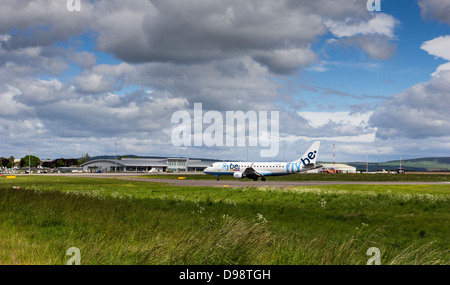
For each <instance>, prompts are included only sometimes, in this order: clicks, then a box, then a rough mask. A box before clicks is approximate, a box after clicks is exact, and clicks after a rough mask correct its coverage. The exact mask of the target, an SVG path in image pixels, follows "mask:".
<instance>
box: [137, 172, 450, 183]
mask: <svg viewBox="0 0 450 285" xmlns="http://www.w3.org/2000/svg"><path fill="white" fill-rule="evenodd" d="M139 177H140V178H152V179H178V177H185V179H187V180H215V179H216V177H215V176H213V175H206V174H183V173H179V174H153V175H141V176H139ZM220 180H236V179H234V178H233V176H231V175H222V176H220ZM243 180H244V181H245V180H248V179H243ZM267 181H374V182H377V181H394V182H395V181H397V182H450V175H448V174H414V173H410V174H401V175H399V174H385V173H377V174H362V173H336V174H324V173H308V174H305V173H299V174H290V175H285V176H268V177H267Z"/></svg>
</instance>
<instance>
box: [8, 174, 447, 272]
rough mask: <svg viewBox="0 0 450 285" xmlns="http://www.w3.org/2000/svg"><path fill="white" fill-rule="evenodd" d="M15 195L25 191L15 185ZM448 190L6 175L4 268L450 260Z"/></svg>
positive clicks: (437, 187)
mask: <svg viewBox="0 0 450 285" xmlns="http://www.w3.org/2000/svg"><path fill="white" fill-rule="evenodd" d="M17 187H20V189H17ZM14 188H16V189H14ZM449 221H450V185H448V184H442V185H384V186H380V185H338V184H337V185H326V186H307V187H306V186H300V187H291V188H285V189H275V188H233V189H232V188H206V187H188V186H186V187H174V186H168V185H165V184H161V183H147V182H133V181H124V180H117V179H101V178H82V177H62V176H17V178H16V179H6V178H5V177H2V178H0V242H1V246H0V264H66V262H67V261H68V260H69V258H70V256H67V255H66V251H67V249H68V248H70V247H77V248H79V249H80V251H81V264H239V265H244V264H269V265H270V264H366V263H367V261H368V259H369V258H370V256H368V255H367V254H366V252H367V250H368V249H369V248H371V247H378V248H379V249H380V252H381V264H447V265H448V264H450V252H449V246H450V240H449V238H448V237H449V236H450V227H449Z"/></svg>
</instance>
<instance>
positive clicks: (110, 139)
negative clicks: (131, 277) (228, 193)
mask: <svg viewBox="0 0 450 285" xmlns="http://www.w3.org/2000/svg"><path fill="white" fill-rule="evenodd" d="M67 2H74V4H75V5H72V6H71V5H69V7H68V3H67ZM76 2H79V3H80V6H79V7H80V9H78V7H77V6H76V5H77V3H76ZM69 4H72V3H69ZM78 10H79V11H78ZM449 61H450V2H449V1H447V0H417V1H410V0H382V1H381V11H373V12H370V11H369V10H368V8H367V0H338V1H330V0H317V1H307V0H305V1H301V0H280V1H273V0H239V1H236V0H217V1H216V0H191V1H179V0H133V1H123V0H107V1H105V0H95V1H94V0H91V1H89V0H79V1H75V0H74V1H72V0H69V1H67V0H33V1H31V0H22V1H16V0H3V1H2V9H1V10H0V136H1V141H0V156H5V157H9V156H11V155H14V156H15V157H16V158H20V157H22V156H24V155H26V154H27V153H28V152H29V149H31V152H32V153H33V154H34V155H37V156H39V157H40V158H41V159H46V158H52V159H53V158H59V157H66V158H69V157H80V156H81V155H82V154H83V153H85V152H88V153H89V154H90V155H91V156H96V155H114V154H115V152H116V143H117V153H118V154H136V155H161V156H185V155H187V154H189V156H190V157H204V158H218V159H245V158H246V152H247V148H246V147H218V146H215V147H214V146H213V147H206V146H197V147H175V146H173V144H172V143H171V133H172V131H173V129H174V127H176V125H174V124H172V123H171V117H172V114H174V112H176V111H188V112H190V113H192V110H193V108H194V103H202V106H203V111H205V112H206V111H218V112H220V113H221V114H224V115H225V112H226V111H240V110H241V111H244V112H247V111H268V112H270V111H278V112H279V117H280V122H279V140H280V141H282V143H280V151H279V154H278V155H277V156H275V157H273V158H271V159H270V160H283V158H284V157H286V160H288V159H290V158H296V157H297V156H299V154H300V155H301V154H302V153H303V152H304V150H305V149H306V148H307V147H308V146H309V144H310V143H311V142H312V141H314V140H321V141H322V147H321V154H320V157H319V159H320V160H322V161H331V160H332V146H333V144H335V146H336V160H337V161H342V162H346V161H365V159H366V152H367V153H368V154H369V160H370V161H379V162H381V161H386V160H392V159H398V158H399V157H400V155H401V156H402V158H414V157H427V156H450V116H449V110H450V62H449ZM283 141H285V142H283ZM260 148H261V146H256V147H253V146H252V147H249V148H248V151H249V154H248V156H249V159H251V160H262V159H261V157H260ZM263 160H267V159H263Z"/></svg>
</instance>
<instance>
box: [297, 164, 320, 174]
mask: <svg viewBox="0 0 450 285" xmlns="http://www.w3.org/2000/svg"><path fill="white" fill-rule="evenodd" d="M321 167H323V165H320V164H317V165H316V164H314V163H308V164H307V165H305V166H303V167H302V172H303V171H309V170H313V169H316V168H321Z"/></svg>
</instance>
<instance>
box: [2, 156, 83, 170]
mask: <svg viewBox="0 0 450 285" xmlns="http://www.w3.org/2000/svg"><path fill="white" fill-rule="evenodd" d="M89 159H90V156H89V154H88V153H85V154H83V155H82V156H81V158H78V159H77V158H58V159H54V160H45V161H41V159H40V158H39V157H37V156H34V155H26V156H24V157H22V158H21V159H20V162H19V164H18V165H17V166H19V167H20V168H26V167H32V168H33V167H37V166H39V165H41V166H42V167H44V168H57V167H71V166H80V165H81V164H83V163H85V162H88V161H89ZM0 160H1V166H2V167H7V168H12V167H14V166H16V165H14V160H15V158H14V156H11V157H9V158H6V157H0Z"/></svg>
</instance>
